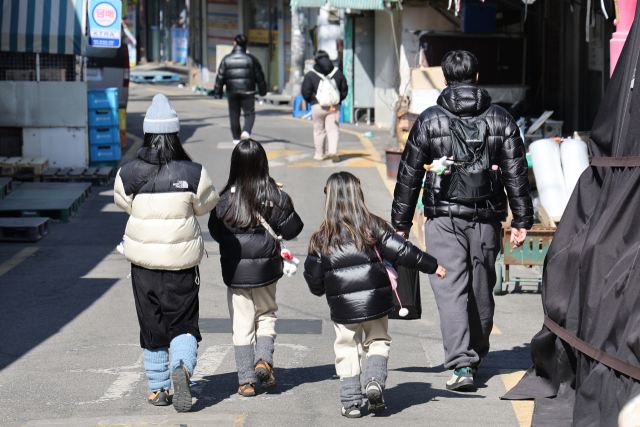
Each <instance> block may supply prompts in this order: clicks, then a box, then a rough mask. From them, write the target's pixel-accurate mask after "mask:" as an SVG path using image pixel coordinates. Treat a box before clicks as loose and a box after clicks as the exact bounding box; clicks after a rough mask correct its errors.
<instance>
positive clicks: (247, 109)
mask: <svg viewBox="0 0 640 427" xmlns="http://www.w3.org/2000/svg"><path fill="white" fill-rule="evenodd" d="M227 100H228V102H229V121H230V122H231V133H232V134H233V139H234V140H239V139H240V135H241V134H242V131H245V132H248V133H251V129H253V122H254V121H255V120H256V110H255V106H256V99H255V97H254V95H253V94H249V95H247V94H242V93H228V94H227ZM240 109H242V111H243V112H244V127H243V128H242V130H240Z"/></svg>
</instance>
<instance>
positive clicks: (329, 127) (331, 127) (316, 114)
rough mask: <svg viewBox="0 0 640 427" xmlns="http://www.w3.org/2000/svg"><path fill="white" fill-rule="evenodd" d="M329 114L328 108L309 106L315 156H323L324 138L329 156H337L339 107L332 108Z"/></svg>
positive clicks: (317, 105)
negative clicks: (327, 143)
mask: <svg viewBox="0 0 640 427" xmlns="http://www.w3.org/2000/svg"><path fill="white" fill-rule="evenodd" d="M334 108H335V111H334V112H333V113H331V112H330V111H329V107H321V106H320V105H319V104H314V105H312V106H311V117H312V118H313V144H314V145H315V146H316V156H317V157H321V156H322V155H323V154H324V138H325V137H326V138H327V140H328V142H329V150H328V153H329V154H338V140H339V139H340V134H339V131H338V124H339V123H340V106H336V107H334Z"/></svg>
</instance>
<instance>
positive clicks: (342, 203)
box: [309, 172, 390, 255]
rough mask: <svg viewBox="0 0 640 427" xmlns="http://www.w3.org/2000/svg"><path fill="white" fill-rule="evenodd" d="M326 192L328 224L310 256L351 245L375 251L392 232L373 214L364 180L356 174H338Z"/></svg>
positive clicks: (317, 236)
mask: <svg viewBox="0 0 640 427" xmlns="http://www.w3.org/2000/svg"><path fill="white" fill-rule="evenodd" d="M324 191H325V194H326V195H327V197H326V200H325V204H324V221H323V222H322V225H321V226H320V228H318V230H316V232H315V233H313V236H311V242H310V243H309V253H319V254H320V255H323V254H331V253H334V252H335V251H336V250H339V249H341V248H342V247H344V246H345V245H349V244H354V245H355V246H356V248H357V249H358V250H361V251H365V250H371V249H373V247H374V246H375V244H376V242H377V241H378V239H379V236H380V235H381V233H382V232H383V231H384V230H385V229H390V226H389V225H388V224H387V222H386V221H385V220H383V219H382V218H380V217H378V216H376V215H374V214H372V213H371V212H369V209H367V206H366V205H365V204H364V194H363V193H362V187H361V186H360V180H359V179H358V178H357V177H356V176H354V175H353V174H351V173H349V172H337V173H334V174H333V175H331V176H330V177H329V179H328V180H327V186H326V187H325V188H324Z"/></svg>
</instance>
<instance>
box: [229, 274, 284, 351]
mask: <svg viewBox="0 0 640 427" xmlns="http://www.w3.org/2000/svg"><path fill="white" fill-rule="evenodd" d="M276 284H277V283H273V284H271V285H269V286H263V287H262V288H250V289H233V288H227V303H228V304H229V314H230V315H231V324H232V325H233V345H236V346H238V345H249V344H254V343H255V342H256V338H257V337H272V338H273V339H275V338H276V331H275V326H276V319H277V317H276V311H278V305H277V304H276Z"/></svg>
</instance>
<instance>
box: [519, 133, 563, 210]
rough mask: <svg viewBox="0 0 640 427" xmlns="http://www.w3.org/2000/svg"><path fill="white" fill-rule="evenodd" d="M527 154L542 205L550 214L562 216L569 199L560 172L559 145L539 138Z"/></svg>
mask: <svg viewBox="0 0 640 427" xmlns="http://www.w3.org/2000/svg"><path fill="white" fill-rule="evenodd" d="M529 154H530V155H531V161H532V162H533V173H534V175H535V177H536V186H537V187H538V192H539V193H540V201H541V203H542V205H543V206H544V207H545V209H546V211H547V213H548V214H549V215H550V216H552V217H554V216H562V213H563V212H564V209H565V207H567V202H568V200H569V199H568V197H567V192H566V189H565V183H564V176H563V174H562V165H561V162H560V146H559V145H558V143H557V142H555V141H552V140H550V139H539V140H538V141H534V142H532V143H531V145H530V146H529Z"/></svg>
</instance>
